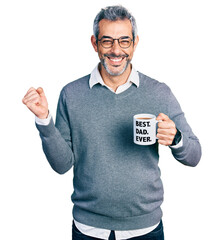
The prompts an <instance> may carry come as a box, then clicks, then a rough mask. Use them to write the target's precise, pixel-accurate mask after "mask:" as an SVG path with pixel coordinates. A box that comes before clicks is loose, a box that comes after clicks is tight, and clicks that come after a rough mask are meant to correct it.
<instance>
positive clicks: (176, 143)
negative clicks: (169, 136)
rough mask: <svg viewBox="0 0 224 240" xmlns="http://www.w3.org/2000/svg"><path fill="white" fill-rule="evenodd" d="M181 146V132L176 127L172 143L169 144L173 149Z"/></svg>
mask: <svg viewBox="0 0 224 240" xmlns="http://www.w3.org/2000/svg"><path fill="white" fill-rule="evenodd" d="M182 146H183V135H182V132H181V131H180V130H179V129H177V134H176V136H175V138H174V140H173V143H172V145H171V146H170V147H171V148H173V149H177V148H180V147H182Z"/></svg>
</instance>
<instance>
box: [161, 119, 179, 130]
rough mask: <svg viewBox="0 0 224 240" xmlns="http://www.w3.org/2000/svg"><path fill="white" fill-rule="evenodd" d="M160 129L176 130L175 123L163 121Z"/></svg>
mask: <svg viewBox="0 0 224 240" xmlns="http://www.w3.org/2000/svg"><path fill="white" fill-rule="evenodd" d="M158 128H161V129H170V128H175V124H174V122H173V121H170V120H168V121H163V122H159V123H158Z"/></svg>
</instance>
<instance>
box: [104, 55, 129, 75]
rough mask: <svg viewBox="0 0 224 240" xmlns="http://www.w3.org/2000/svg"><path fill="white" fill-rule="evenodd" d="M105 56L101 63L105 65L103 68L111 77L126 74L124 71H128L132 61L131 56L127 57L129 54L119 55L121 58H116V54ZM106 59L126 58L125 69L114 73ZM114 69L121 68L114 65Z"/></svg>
mask: <svg viewBox="0 0 224 240" xmlns="http://www.w3.org/2000/svg"><path fill="white" fill-rule="evenodd" d="M103 56H104V58H101V59H100V62H101V64H102V65H103V67H104V68H105V70H106V71H107V73H108V74H109V75H111V76H120V75H121V74H123V73H124V71H125V70H126V69H127V67H128V65H129V64H130V63H131V60H130V59H128V57H129V55H127V54H126V55H119V56H116V55H115V54H104V55H103ZM106 57H123V58H124V57H126V58H127V61H126V63H125V65H124V67H123V68H122V69H121V70H120V71H112V70H111V69H110V68H109V67H108V65H107V63H106ZM114 67H115V68H116V67H119V66H116V65H114Z"/></svg>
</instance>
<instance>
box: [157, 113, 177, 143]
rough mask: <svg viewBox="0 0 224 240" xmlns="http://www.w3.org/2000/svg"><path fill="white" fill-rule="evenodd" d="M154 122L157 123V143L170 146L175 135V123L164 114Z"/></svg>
mask: <svg viewBox="0 0 224 240" xmlns="http://www.w3.org/2000/svg"><path fill="white" fill-rule="evenodd" d="M156 120H158V121H160V122H159V123H158V129H157V135H156V136H157V138H158V143H160V144H162V145H165V146H169V145H171V144H172V142H173V139H174V137H175V135H176V133H177V129H176V125H175V123H174V122H173V121H172V120H171V119H170V118H169V117H168V116H167V115H165V114H164V113H160V114H159V115H158V117H157V118H156Z"/></svg>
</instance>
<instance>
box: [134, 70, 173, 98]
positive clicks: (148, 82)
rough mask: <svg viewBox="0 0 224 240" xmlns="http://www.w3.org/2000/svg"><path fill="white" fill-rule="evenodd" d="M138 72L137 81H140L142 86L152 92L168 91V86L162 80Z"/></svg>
mask: <svg viewBox="0 0 224 240" xmlns="http://www.w3.org/2000/svg"><path fill="white" fill-rule="evenodd" d="M138 74H139V81H140V85H142V87H143V88H144V89H145V90H147V91H149V90H150V91H153V92H158V91H159V92H160V94H161V93H166V94H167V93H169V92H170V88H169V87H168V86H167V85H166V84H165V83H164V82H160V81H158V80H156V79H153V78H151V77H149V76H147V75H145V74H143V73H141V72H138Z"/></svg>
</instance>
